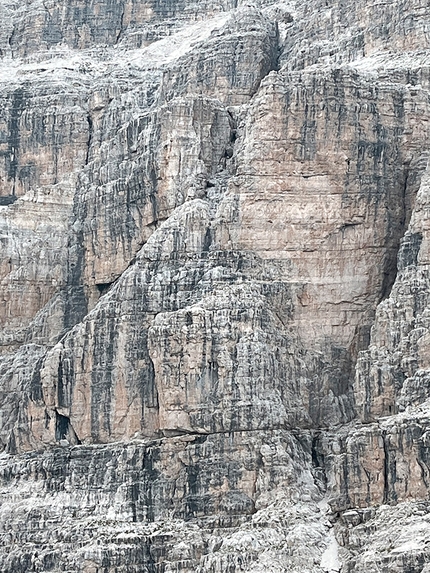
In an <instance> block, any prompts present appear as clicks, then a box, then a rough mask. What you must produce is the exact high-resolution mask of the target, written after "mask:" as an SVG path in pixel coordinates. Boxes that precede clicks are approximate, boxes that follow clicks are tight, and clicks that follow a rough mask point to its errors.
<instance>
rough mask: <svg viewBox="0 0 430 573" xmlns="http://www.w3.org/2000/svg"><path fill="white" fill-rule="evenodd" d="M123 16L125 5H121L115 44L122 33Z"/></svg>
mask: <svg viewBox="0 0 430 573" xmlns="http://www.w3.org/2000/svg"><path fill="white" fill-rule="evenodd" d="M124 15H125V4H124V3H123V5H122V12H121V18H120V21H119V30H118V33H117V35H116V39H115V44H118V42H119V41H120V39H121V36H122V33H123V26H124Z"/></svg>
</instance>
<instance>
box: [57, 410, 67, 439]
mask: <svg viewBox="0 0 430 573" xmlns="http://www.w3.org/2000/svg"><path fill="white" fill-rule="evenodd" d="M69 427H70V418H68V417H67V416H63V415H62V414H59V413H58V412H56V421H55V439H56V441H57V442H59V441H60V440H66V439H67V437H68V434H69Z"/></svg>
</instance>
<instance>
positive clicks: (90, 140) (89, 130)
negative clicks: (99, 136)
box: [85, 113, 94, 165]
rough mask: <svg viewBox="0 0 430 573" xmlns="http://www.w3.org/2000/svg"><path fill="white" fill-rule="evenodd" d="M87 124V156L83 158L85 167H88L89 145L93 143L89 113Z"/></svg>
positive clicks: (92, 126)
mask: <svg viewBox="0 0 430 573" xmlns="http://www.w3.org/2000/svg"><path fill="white" fill-rule="evenodd" d="M87 123H88V140H87V154H86V156H85V165H88V163H89V162H90V152H91V145H92V142H93V135H94V133H93V131H94V125H93V118H92V117H91V114H90V113H88V114H87Z"/></svg>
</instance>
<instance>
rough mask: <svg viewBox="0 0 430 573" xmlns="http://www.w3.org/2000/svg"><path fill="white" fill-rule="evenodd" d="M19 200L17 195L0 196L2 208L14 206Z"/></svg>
mask: <svg viewBox="0 0 430 573" xmlns="http://www.w3.org/2000/svg"><path fill="white" fill-rule="evenodd" d="M17 199H18V197H17V196H16V195H2V196H0V207H6V206H7V205H12V203H15V201H16V200H17Z"/></svg>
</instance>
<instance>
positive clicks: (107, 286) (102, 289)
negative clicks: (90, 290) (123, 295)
mask: <svg viewBox="0 0 430 573" xmlns="http://www.w3.org/2000/svg"><path fill="white" fill-rule="evenodd" d="M111 285H112V283H98V284H96V287H97V290H98V292H99V293H100V296H103V295H104V294H106V293H107V291H108V290H109V289H110V287H111Z"/></svg>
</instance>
